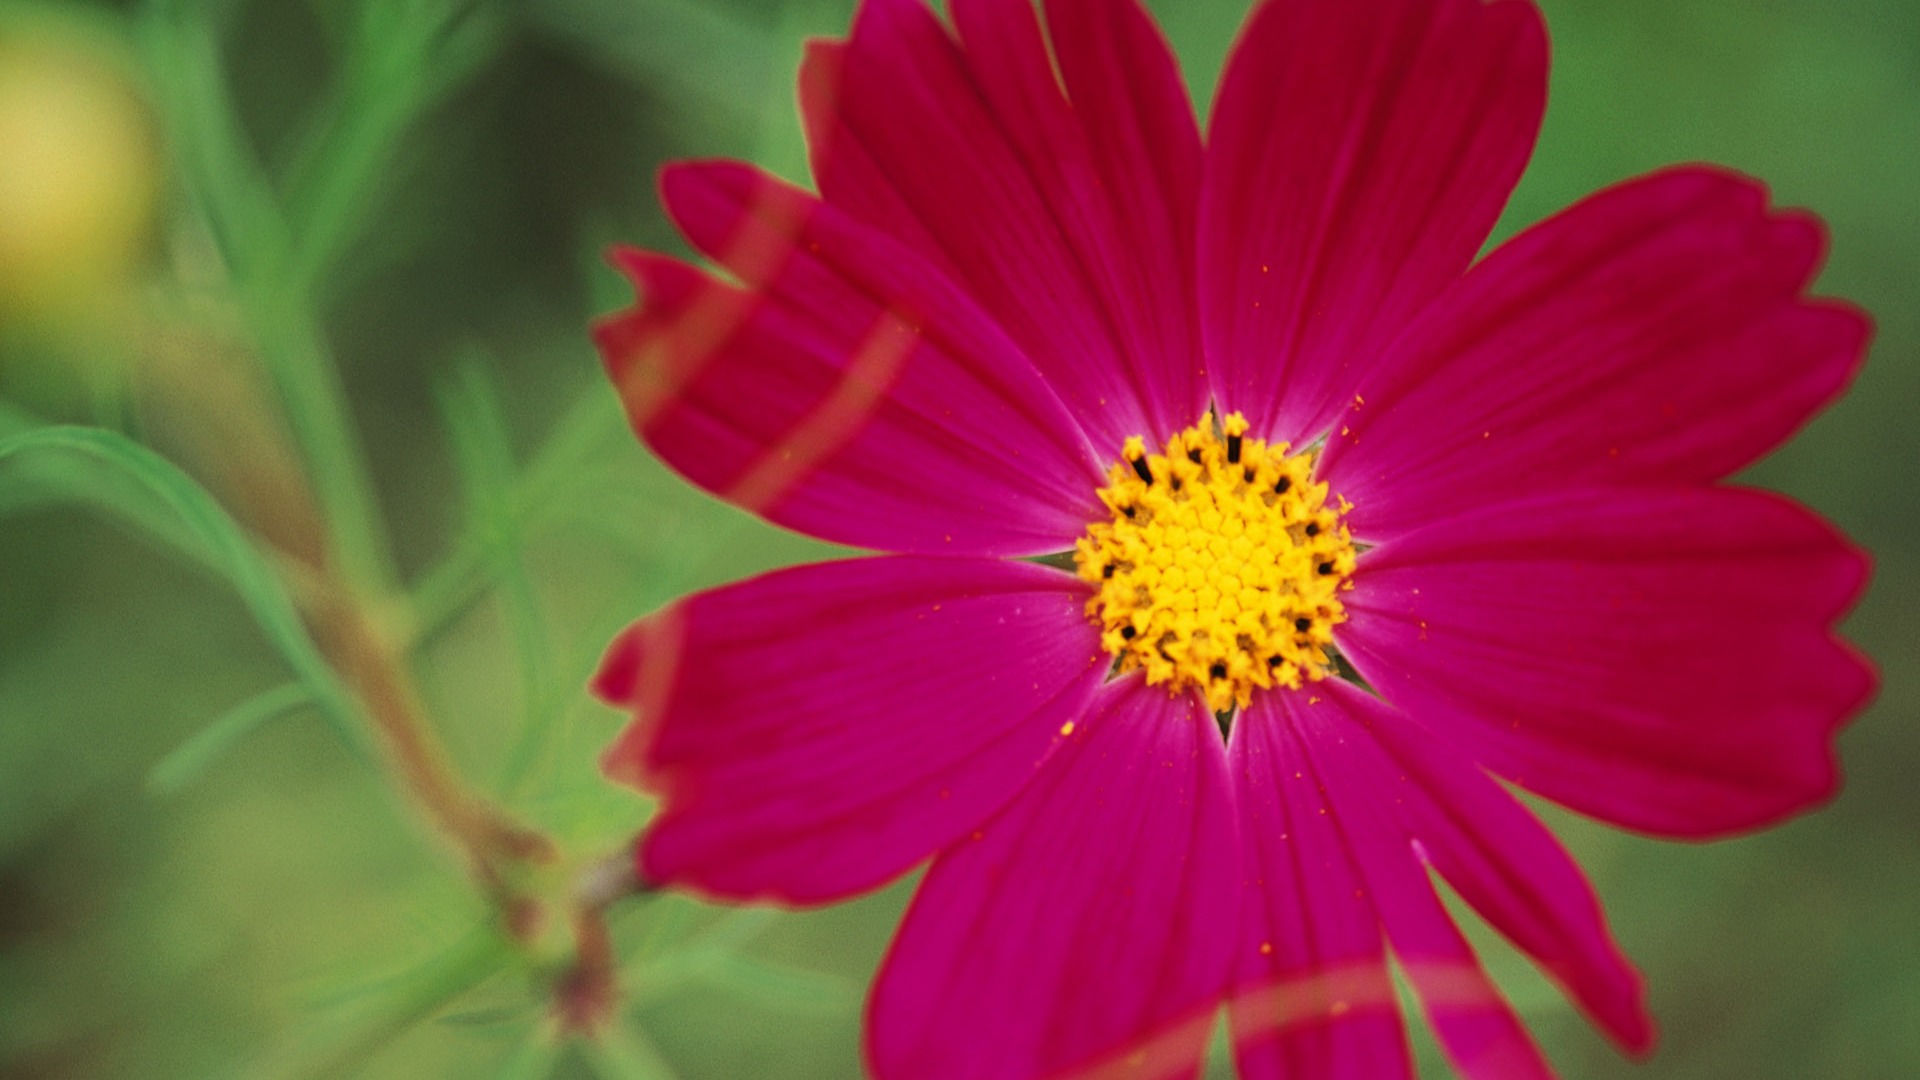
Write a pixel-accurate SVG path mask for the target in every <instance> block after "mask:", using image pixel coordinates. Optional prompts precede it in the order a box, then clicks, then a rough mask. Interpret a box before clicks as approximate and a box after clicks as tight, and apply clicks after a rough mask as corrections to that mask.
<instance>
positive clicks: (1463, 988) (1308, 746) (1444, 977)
mask: <svg viewBox="0 0 1920 1080" xmlns="http://www.w3.org/2000/svg"><path fill="white" fill-rule="evenodd" d="M1345 689H1346V688H1344V687H1336V686H1334V685H1332V684H1323V685H1322V686H1320V687H1317V688H1314V689H1310V690H1307V691H1304V692H1298V693H1289V694H1286V695H1284V697H1283V700H1282V703H1281V704H1282V708H1284V709H1285V710H1286V712H1287V714H1288V715H1289V717H1290V718H1291V721H1292V723H1293V725H1294V726H1295V728H1296V729H1297V730H1298V731H1299V733H1300V740H1299V743H1298V745H1299V747H1300V748H1301V750H1302V752H1303V756H1304V757H1305V758H1306V759H1307V760H1306V762H1305V763H1304V764H1303V766H1302V769H1303V771H1304V772H1305V773H1306V775H1308V776H1316V777H1318V783H1319V784H1321V785H1324V787H1325V791H1326V794H1327V798H1328V800H1329V802H1330V804H1331V806H1330V809H1329V815H1330V816H1331V817H1332V818H1333V819H1334V821H1335V822H1336V823H1337V824H1338V826H1339V828H1340V832H1341V834H1342V835H1343V836H1344V837H1345V838H1346V842H1347V845H1348V850H1349V851H1350V853H1351V855H1352V857H1353V860H1354V864H1355V865H1356V866H1357V867H1358V869H1359V872H1360V879H1361V881H1362V882H1363V883H1364V887H1365V889H1366V891H1367V893H1368V895H1369V896H1370V898H1371V901H1372V903H1373V906H1374V909H1375V910H1376V911H1378V912H1379V913H1380V921H1381V925H1382V926H1383V927H1384V928H1385V929H1386V934H1387V941H1388V943H1389V944H1390V945H1391V946H1392V947H1393V953H1394V956H1395V958H1396V959H1397V960H1398V961H1399V963H1400V967H1401V970H1402V971H1403V972H1405V974H1406V977H1407V982H1408V983H1409V984H1411V985H1412V987H1413V991H1414V993H1415V995H1417V996H1418V997H1419V998H1420V1003H1421V1006H1422V1007H1423V1008H1424V1009H1425V1011H1426V1015H1427V1022H1428V1023H1430V1024H1432V1025H1433V1029H1434V1033H1435V1034H1436V1035H1438V1036H1439V1038H1440V1045H1441V1046H1442V1048H1444V1049H1445V1050H1446V1052H1447V1057H1448V1058H1449V1059H1450V1060H1451V1061H1452V1062H1453V1064H1454V1066H1455V1068H1456V1069H1458V1070H1459V1072H1460V1073H1461V1075H1462V1076H1465V1077H1467V1078H1468V1080H1550V1078H1551V1077H1552V1076H1553V1071H1552V1070H1551V1069H1550V1068H1548V1066H1547V1063H1546V1060H1545V1059H1544V1058H1542V1057H1541V1056H1540V1050H1539V1048H1538V1047H1536V1046H1535V1045H1534V1043H1533V1039H1532V1037H1531V1036H1529V1035H1528V1034H1527V1029H1526V1027H1525V1026H1524V1025H1523V1024H1521V1023H1520V1018H1519V1017H1518V1016H1516V1015H1515V1014H1514V1011H1513V1008H1512V1006H1510V1005H1508V1004H1507V1001H1506V999H1505V998H1504V997H1502V996H1501V993H1500V988H1499V987H1498V986H1495V985H1494V983H1493V980H1492V979H1490V978H1488V977H1487V974H1486V972H1485V971H1484V970H1482V969H1481V967H1480V962H1479V960H1478V959H1477V958H1476V957H1475V956H1474V953H1473V949H1472V947H1471V946H1469V945H1468V944H1467V941H1466V938H1464V937H1462V936H1461V934H1460V930H1459V928H1458V927H1456V926H1455V925H1454V924H1453V919H1452V918H1451V917H1450V916H1449V915H1448V914H1447V911H1446V908H1445V907H1443V906H1442V905H1441V903H1440V898H1439V896H1438V895H1437V894H1436V893H1435V892H1434V888H1433V883H1432V882H1431V881H1430V880H1429V879H1428V877H1427V871H1426V867H1425V866H1423V865H1422V864H1421V862H1420V860H1419V858H1418V857H1417V856H1416V854H1415V849H1414V847H1413V840H1414V838H1413V837H1412V836H1410V835H1409V830H1408V829H1407V826H1406V824H1405V823H1404V822H1403V821H1402V820H1399V819H1398V818H1397V813H1398V812H1399V810H1400V808H1399V807H1397V806H1396V805H1395V804H1394V802H1393V800H1394V799H1395V798H1396V797H1399V796H1400V794H1401V792H1402V791H1403V790H1404V789H1405V787H1406V783H1405V781H1403V780H1400V779H1399V776H1400V775H1401V771H1400V769H1399V767H1398V766H1397V764H1396V763H1395V762H1393V761H1392V760H1391V759H1390V758H1388V757H1387V756H1386V755H1385V754H1384V753H1383V752H1382V751H1381V749H1380V746H1379V745H1378V744H1377V743H1376V742H1374V740H1373V739H1372V738H1370V737H1369V736H1368V734H1367V730H1366V725H1367V723H1368V722H1369V717H1368V715H1367V712H1368V710H1367V709H1366V708H1365V707H1364V706H1363V705H1361V704H1360V702H1361V700H1362V695H1360V694H1359V693H1358V692H1357V691H1350V692H1344V693H1343V692H1342V690H1345Z"/></svg>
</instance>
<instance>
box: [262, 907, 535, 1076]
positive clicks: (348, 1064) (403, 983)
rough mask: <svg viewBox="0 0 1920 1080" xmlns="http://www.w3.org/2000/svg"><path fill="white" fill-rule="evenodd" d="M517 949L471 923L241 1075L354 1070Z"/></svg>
mask: <svg viewBox="0 0 1920 1080" xmlns="http://www.w3.org/2000/svg"><path fill="white" fill-rule="evenodd" d="M518 955H519V954H518V953H516V952H515V951H514V949H513V946H512V945H511V944H510V943H509V942H508V941H507V940H506V939H505V938H504V937H502V936H501V935H500V933H499V931H498V930H496V929H495V928H494V927H493V926H492V925H491V924H490V923H489V924H482V925H478V926H475V927H473V928H472V929H470V930H468V931H467V932H466V933H465V934H463V935H462V936H461V937H460V938H458V939H457V940H455V941H452V942H450V943H449V944H447V945H446V946H444V947H443V948H441V949H439V950H438V951H436V952H434V953H433V954H432V955H431V956H429V957H427V958H426V959H424V960H423V961H421V962H419V963H417V964H415V965H413V966H412V967H410V968H408V969H407V970H405V971H403V972H399V973H397V974H395V975H394V976H392V977H390V978H387V979H383V980H381V982H380V984H379V989H378V992H377V993H376V994H373V995H371V999H370V1000H364V1001H362V1002H361V1004H360V1005H359V1007H358V1008H357V1009H355V1010H354V1011H353V1016H352V1018H351V1019H350V1020H349V1021H348V1022H347V1023H345V1024H344V1025H334V1026H333V1028H332V1030H330V1031H325V1032H321V1031H309V1032H306V1033H304V1034H302V1035H299V1036H296V1037H294V1038H293V1039H291V1040H289V1041H288V1042H287V1043H285V1044H284V1045H282V1046H280V1047H279V1048H277V1050H276V1051H274V1052H273V1053H272V1055H271V1057H270V1058H269V1059H268V1060H267V1061H263V1062H260V1063H257V1064H256V1065H255V1067H253V1068H251V1069H249V1070H248V1071H247V1072H246V1074H245V1075H247V1076H261V1077H271V1078H276V1080H277V1078H296V1077H297V1078H300V1080H321V1078H332V1077H337V1076H354V1075H358V1071H359V1068H360V1066H361V1065H362V1064H363V1063H364V1062H365V1061H366V1060H367V1058H369V1057H370V1056H372V1055H373V1054H375V1053H378V1052H379V1050H380V1049H381V1048H382V1047H384V1046H386V1045H387V1044H388V1043H389V1042H391V1041H392V1040H394V1039H396V1038H398V1037H399V1036H401V1035H403V1034H405V1033H406V1032H407V1031H408V1030H410V1029H412V1028H413V1026H414V1025H416V1024H418V1023H420V1022H421V1021H423V1020H426V1019H427V1018H429V1017H431V1016H433V1015H434V1014H435V1013H436V1012H438V1011H439V1010H441V1009H443V1008H445V1007H447V1006H448V1005H449V1004H451V1003H452V1002H454V1001H456V1000H458V999H459V998H460V997H461V996H462V995H464V994H466V993H467V992H468V991H470V990H472V989H473V988H475V987H476V986H479V985H480V984H481V983H483V982H485V981H486V980H488V979H490V978H492V977H493V976H494V975H496V974H498V973H500V972H501V971H504V970H506V969H507V968H508V967H510V966H511V965H512V964H513V962H514V960H515V959H516V957H517V956H518Z"/></svg>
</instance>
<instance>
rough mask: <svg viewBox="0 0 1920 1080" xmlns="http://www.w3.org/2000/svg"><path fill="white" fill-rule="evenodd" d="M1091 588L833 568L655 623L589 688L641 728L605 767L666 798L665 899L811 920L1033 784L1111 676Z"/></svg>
mask: <svg viewBox="0 0 1920 1080" xmlns="http://www.w3.org/2000/svg"><path fill="white" fill-rule="evenodd" d="M1086 600H1087V590H1086V588H1085V587H1084V586H1083V585H1082V584H1081V583H1080V582H1078V581H1077V580H1075V579H1074V578H1072V577H1070V576H1068V575H1066V574H1062V573H1060V572H1059V571H1057V570H1052V569H1048V568H1045V567H1039V566H1033V565H1030V564H1026V563H1015V562H995V561H988V560H971V559H925V558H915V557H894V558H877V559H859V560H852V561H847V562H835V563H825V564H820V565H814V566H803V567H797V568H794V569H791V570H784V571H779V572H777V573H773V574H769V575H767V576H765V577H761V578H756V579H754V580H751V581H746V582H742V583H739V584H736V585H730V586H726V587H724V588H720V589H716V590H713V591H711V592H706V593H700V594H698V595H695V596H692V597H689V598H688V599H686V600H683V601H680V602H678V603H676V604H674V605H672V606H670V607H668V608H667V609H665V610H663V611H661V612H659V613H657V614H655V615H652V616H649V617H648V618H646V619H643V620H641V621H640V622H639V623H638V624H636V625H635V626H634V627H633V628H631V629H629V630H628V631H627V632H626V633H625V634H623V635H622V636H621V637H620V639H619V640H617V641H616V642H615V643H614V645H613V646H612V648H611V649H610V650H609V651H608V655H607V659H606V661H605V662H604V663H603V666H602V674H601V677H600V678H599V679H598V680H597V681H596V689H597V690H598V691H599V692H601V693H602V694H603V695H607V696H609V697H610V698H611V699H612V700H613V701H615V703H617V704H620V705H625V706H629V707H632V708H634V709H635V710H636V712H637V714H638V715H637V718H636V720H635V722H634V723H633V724H632V726H630V727H629V728H628V729H627V731H626V732H625V733H624V734H623V735H622V736H621V737H620V739H619V741H618V742H616V743H615V744H614V746H613V747H612V748H611V749H610V750H609V751H608V752H607V755H606V759H605V767H606V769H607V771H608V773H609V774H611V775H613V776H614V777H615V778H617V779H620V780H623V781H626V782H629V783H635V784H638V785H641V786H644V787H647V788H650V789H652V790H654V791H656V792H657V793H658V794H659V795H660V797H661V799H662V804H663V805H662V808H661V811H660V815H659V816H658V817H657V818H656V819H655V821H654V822H653V824H652V825H651V826H650V827H649V828H648V831H647V834H646V837H645V839H644V841H643V843H642V846H641V849H640V868H641V872H642V874H643V876H644V877H645V878H646V879H647V880H648V881H652V882H657V883H660V884H672V885H681V886H687V887H691V888H694V889H697V890H700V891H702V892H705V893H708V894H712V895H716V896H724V897H728V898H733V899H753V898H761V897H766V898H773V899H777V900H783V901H789V902H796V903H812V902H819V901H827V900H834V899H839V898H842V897H846V896H850V895H853V894H855V893H859V892H864V891H866V890H867V889H871V888H874V887H876V886H878V885H880V884H883V883H885V882H886V881H887V880H889V879H891V878H893V877H895V876H897V875H899V874H901V873H903V872H905V871H906V870H908V869H910V868H911V867H912V866H913V865H914V864H916V863H918V862H920V861H921V860H923V859H925V858H927V857H928V856H930V855H932V854H933V853H934V852H935V851H937V850H938V849H940V848H941V847H943V846H945V845H947V844H949V843H951V842H952V841H953V840H955V839H956V838H958V837H961V836H963V835H965V834H966V833H967V832H968V831H969V830H971V829H974V828H975V827H977V826H979V825H980V824H981V823H982V822H984V821H985V820H986V819H987V818H988V817H989V816H991V815H992V814H993V813H994V812H995V811H996V810H998V809H999V808H1000V807H1001V806H1002V805H1003V804H1004V803H1006V801H1007V800H1008V799H1010V798H1012V797H1013V796H1014V794H1015V793H1017V792H1018V791H1020V790H1021V789H1022V788H1023V787H1024V786H1026V785H1027V784H1028V783H1029V782H1030V781H1031V780H1033V779H1034V777H1035V776H1037V775H1039V773H1040V769H1041V766H1042V765H1043V764H1045V762H1046V761H1047V759H1048V758H1049V757H1050V756H1051V755H1052V754H1053V753H1054V752H1055V750H1056V749H1057V748H1058V747H1059V746H1060V744H1061V743H1062V742H1064V741H1065V738H1066V735H1067V734H1068V733H1070V732H1071V731H1072V730H1073V729H1074V725H1076V723H1077V722H1078V721H1079V720H1080V719H1081V717H1082V713H1083V711H1084V709H1085V708H1086V703H1087V700H1088V697H1089V695H1091V694H1092V693H1093V692H1094V689H1095V688H1096V687H1097V686H1098V685H1099V683H1100V680H1101V678H1102V677H1103V676H1104V674H1105V672H1106V668H1107V664H1108V661H1109V658H1108V657H1107V655H1106V653H1105V652H1103V651H1102V650H1101V648H1100V644H1099V640H1098V635H1097V634H1096V632H1095V629H1094V627H1093V626H1092V624H1091V623H1090V622H1088V620H1087V618H1086V615H1085V614H1084V607H1085V604H1086Z"/></svg>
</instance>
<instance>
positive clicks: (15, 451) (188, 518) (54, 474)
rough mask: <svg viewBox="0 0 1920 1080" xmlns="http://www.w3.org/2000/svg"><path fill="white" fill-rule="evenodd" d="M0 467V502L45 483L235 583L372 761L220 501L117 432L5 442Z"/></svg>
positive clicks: (288, 608)
mask: <svg viewBox="0 0 1920 1080" xmlns="http://www.w3.org/2000/svg"><path fill="white" fill-rule="evenodd" d="M49 459H51V460H49ZM22 462H24V463H26V464H27V465H28V466H30V467H38V468H30V469H29V472H28V473H27V474H25V475H23V474H22V473H20V472H19V471H17V466H18V465H19V464H20V463H22ZM0 466H5V469H4V471H0V495H4V493H5V492H6V491H7V490H8V489H10V488H12V487H14V486H15V485H17V484H21V483H27V484H33V483H38V484H43V485H48V488H47V490H48V491H49V492H50V493H51V494H53V495H56V496H60V497H63V498H65V499H69V500H72V501H77V502H87V503H92V504H94V505H97V506H99V507H101V508H103V509H106V510H109V511H112V512H115V513H117V514H119V515H120V516H122V517H124V518H126V519H127V520H128V521H130V522H131V523H132V524H134V525H136V526H140V527H142V528H144V529H146V530H147V531H150V532H153V533H156V534H157V535H160V536H161V537H162V538H163V539H166V540H168V541H169V542H171V543H173V544H175V545H176V546H181V547H183V548H184V549H186V550H192V551H196V552H197V553H198V554H199V555H200V557H201V561H202V562H203V563H205V564H206V565H208V566H210V567H212V568H214V569H215V570H217V571H218V572H219V573H221V574H222V575H223V576H224V577H225V578H226V579H227V580H228V581H229V582H230V583H232V585H233V586H234V588H235V589H236V590H237V591H238V592H239V594H240V599H241V601H242V602H243V603H245V604H246V606H247V610H248V611H249V612H250V613H251V614H252V615H253V618H254V621H255V622H256V623H258V624H259V626H260V629H261V630H262V631H263V632H264V633H265V634H266V636H267V640H268V641H270V642H271V643H272V644H273V646H274V648H275V649H277V650H278V651H279V653H280V655H281V656H282V658H284V659H285V660H286V662H287V664H288V666H289V667H291V668H292V669H293V672H294V675H295V676H296V677H297V678H298V680H299V682H300V684H301V685H302V686H303V687H304V688H305V689H306V691H307V692H308V693H309V694H310V695H311V696H312V698H313V700H314V701H315V703H317V704H318V705H319V706H320V708H321V710H322V711H323V713H324V714H325V715H326V716H327V717H328V719H329V720H331V721H332V723H333V726H334V728H335V729H336V730H337V731H338V732H339V733H340V735H341V737H342V738H343V739H344V740H346V742H347V743H348V744H349V745H350V746H353V747H355V748H356V749H359V750H361V751H362V752H364V753H368V754H370V753H371V749H370V747H369V746H368V742H367V738H366V735H365V733H364V731H363V730H362V728H361V725H360V723H359V721H358V718H357V710H356V708H355V706H354V705H353V702H352V699H351V698H350V697H349V696H348V695H347V693H346V692H345V690H344V689H342V688H341V686H340V684H339V682H338V681H337V680H336V679H335V678H334V674H333V670H332V668H331V667H330V666H329V665H328V664H327V662H326V660H325V659H324V658H323V657H322V656H321V655H320V651H319V649H317V648H316V647H315V646H314V643H313V639H312V638H311V637H310V636H308V634H307V630H306V626H305V624H304V623H303V622H302V621H301V619H300V613H299V611H298V610H297V609H296V608H295V607H294V604H293V601H292V600H291V599H290V598H289V597H288V596H287V594H286V590H285V589H284V588H283V587H282V586H281V583H280V579H279V577H278V575H276V574H275V573H274V570H273V567H272V566H271V565H270V564H269V563H268V561H267V558H266V556H265V555H263V554H262V553H261V551H260V549H259V548H257V547H255V546H254V544H253V541H252V540H251V539H250V538H249V537H248V535H247V533H246V532H245V530H243V529H241V527H240V526H239V524H237V523H236V522H235V521H234V520H233V518H231V517H229V516H228V515H227V512H226V511H225V510H224V509H222V508H221V506H220V504H219V502H218V501H217V500H215V499H214V497H213V496H212V495H211V494H209V493H208V492H207V490H206V489H205V488H203V487H201V486H200V485H199V484H196V483H195V482H194V481H193V479H192V478H191V477H189V476H187V475H186V474H185V473H183V472H181V471H180V470H179V468H177V467H176V466H174V465H173V463H171V462H169V461H167V460H166V459H165V458H163V457H161V456H160V455H158V454H156V453H154V452H153V451H152V450H149V449H147V448H146V447H144V446H141V445H140V444H139V443H136V442H134V441H133V440H131V439H128V438H127V437H125V436H123V435H120V434H117V433H115V432H111V431H101V430H98V429H95V428H81V427H65V426H59V427H46V428H40V429H38V430H35V431H29V432H26V433H23V434H19V435H14V436H11V437H9V438H6V439H0ZM0 502H4V499H0Z"/></svg>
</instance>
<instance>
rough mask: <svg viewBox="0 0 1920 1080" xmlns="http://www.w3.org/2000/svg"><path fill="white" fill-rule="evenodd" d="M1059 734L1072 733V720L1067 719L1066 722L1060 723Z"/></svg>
mask: <svg viewBox="0 0 1920 1080" xmlns="http://www.w3.org/2000/svg"><path fill="white" fill-rule="evenodd" d="M1060 734H1061V735H1071V734H1073V721H1071V720H1069V721H1067V722H1066V723H1064V724H1061V725H1060Z"/></svg>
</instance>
